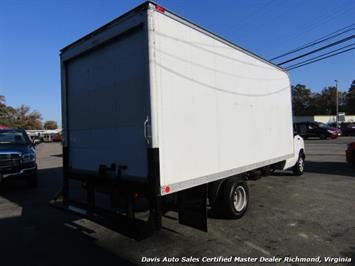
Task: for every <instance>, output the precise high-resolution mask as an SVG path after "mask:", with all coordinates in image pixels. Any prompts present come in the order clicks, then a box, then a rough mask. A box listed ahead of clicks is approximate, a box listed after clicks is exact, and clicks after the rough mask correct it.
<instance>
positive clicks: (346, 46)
mask: <svg viewBox="0 0 355 266" xmlns="http://www.w3.org/2000/svg"><path fill="white" fill-rule="evenodd" d="M354 45H355V43H352V44H349V45H345V46H343V47H341V48H338V49H335V50H332V51H330V52H327V53H324V54H321V55H318V56H315V57H312V58H310V59H307V60H305V61H302V62H299V63H296V64H293V65H290V66H287V67H286V68H293V67H295V66H298V65H301V64H303V63H307V62H310V61H312V60H314V59H317V58H320V57H322V56H325V55H328V54H332V53H334V52H337V51H341V50H344V49H345V48H348V47H351V46H354Z"/></svg>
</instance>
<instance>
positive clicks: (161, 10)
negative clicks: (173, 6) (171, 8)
mask: <svg viewBox="0 0 355 266" xmlns="http://www.w3.org/2000/svg"><path fill="white" fill-rule="evenodd" d="M155 9H156V10H157V11H159V12H161V13H164V12H165V8H164V7H162V6H158V5H155Z"/></svg>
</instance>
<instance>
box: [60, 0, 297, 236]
mask: <svg viewBox="0 0 355 266" xmlns="http://www.w3.org/2000/svg"><path fill="white" fill-rule="evenodd" d="M60 57H61V80H62V117H63V135H64V144H63V157H64V159H63V161H64V182H63V193H62V197H61V198H60V199H57V200H56V201H55V202H53V204H54V205H56V206H61V207H63V208H66V209H68V210H71V211H76V212H80V213H81V214H82V215H84V216H85V217H88V218H91V219H93V220H95V221H97V222H100V223H103V224H105V225H109V224H110V225H112V226H115V228H118V229H117V230H119V228H124V229H123V230H121V231H125V232H126V233H127V232H128V231H133V232H136V233H137V232H138V231H139V233H137V234H135V235H134V237H136V238H139V237H143V236H148V235H150V234H152V232H154V231H155V230H159V229H160V228H161V220H162V215H163V214H164V213H165V212H166V211H168V210H171V209H174V210H175V211H177V212H178V218H179V222H180V223H181V224H185V225H189V226H193V227H196V228H199V229H202V230H207V218H206V217H207V210H206V206H207V204H208V205H209V206H211V207H212V210H213V211H215V212H217V213H220V214H221V215H224V216H226V217H229V218H238V217H241V216H242V215H243V214H244V213H245V211H246V209H247V206H248V188H247V185H246V182H245V181H246V180H247V179H248V178H253V177H255V176H257V175H258V173H260V172H262V173H263V174H267V173H269V172H270V171H273V170H276V169H285V168H289V167H293V168H292V169H293V170H294V172H295V173H296V174H299V175H300V174H302V172H303V161H304V146H303V140H302V139H301V138H300V137H299V136H295V137H294V133H293V124H292V106H291V91H290V81H289V77H288V74H287V72H286V71H285V70H284V69H282V68H280V67H278V66H276V65H273V64H272V63H270V62H269V61H267V60H265V59H263V58H261V57H259V56H257V55H255V54H253V53H251V52H249V51H247V50H245V49H243V48H241V47H239V46H237V45H235V44H233V43H231V42H229V41H227V40H225V39H223V38H221V37H219V36H217V35H215V34H213V33H211V32H209V31H208V30H206V29H204V28H201V27H199V26H197V25H196V24H194V23H192V22H189V21H187V20H186V19H183V18H182V17H180V16H178V15H176V14H174V13H172V12H170V11H168V10H166V9H165V8H163V7H161V6H159V5H157V4H155V3H152V2H146V3H144V4H142V5H140V6H138V7H137V8H135V9H133V10H131V11H129V12H128V13H126V14H124V15H122V16H121V17H119V18H117V19H115V20H113V21H112V22H110V23H108V24H106V25H104V26H103V27H101V28H99V29H98V30H96V31H94V32H92V33H90V34H88V35H86V36H85V37H83V38H81V39H79V40H77V41H76V42H74V43H72V44H70V45H69V46H67V47H65V48H64V49H62V50H61V54H60ZM75 180H77V181H80V182H81V184H82V186H81V189H82V190H84V191H85V195H86V199H85V201H79V200H74V199H73V198H74V196H73V194H75V193H74V192H73V187H74V185H73V184H72V183H73V182H74V181H75ZM102 195H104V196H105V197H107V198H109V201H108V202H109V204H107V206H106V205H105V207H102V204H101V203H100V204H99V203H98V202H99V201H101V200H99V198H100V197H101V198H102V197H103V196H102ZM143 200H144V201H145V202H146V203H147V208H146V212H147V213H148V214H147V218H146V219H143V218H142V219H141V218H138V216H139V215H138V216H137V212H138V211H137V210H138V207H137V205H139V201H143ZM140 211H141V212H143V211H144V208H143V211H142V210H140ZM118 225H119V226H118Z"/></svg>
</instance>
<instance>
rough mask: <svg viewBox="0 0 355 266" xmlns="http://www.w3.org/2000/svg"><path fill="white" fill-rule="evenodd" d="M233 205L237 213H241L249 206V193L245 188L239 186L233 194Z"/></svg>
mask: <svg viewBox="0 0 355 266" xmlns="http://www.w3.org/2000/svg"><path fill="white" fill-rule="evenodd" d="M233 205H234V209H235V210H236V211H237V212H241V211H242V210H243V209H244V208H245V206H246V205H247V193H246V191H245V188H244V187H243V186H238V187H237V188H236V189H235V190H234V193H233Z"/></svg>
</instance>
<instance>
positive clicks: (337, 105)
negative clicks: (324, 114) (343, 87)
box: [335, 80, 339, 127]
mask: <svg viewBox="0 0 355 266" xmlns="http://www.w3.org/2000/svg"><path fill="white" fill-rule="evenodd" d="M335 104H336V117H335V122H336V125H337V127H339V95H338V80H335Z"/></svg>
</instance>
